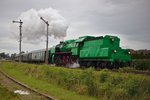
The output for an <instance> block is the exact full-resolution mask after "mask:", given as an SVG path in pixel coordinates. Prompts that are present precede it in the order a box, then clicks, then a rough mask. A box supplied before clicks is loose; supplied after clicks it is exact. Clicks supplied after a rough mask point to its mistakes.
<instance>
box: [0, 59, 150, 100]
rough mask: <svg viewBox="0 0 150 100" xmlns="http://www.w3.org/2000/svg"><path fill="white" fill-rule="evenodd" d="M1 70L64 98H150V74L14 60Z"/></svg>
mask: <svg viewBox="0 0 150 100" xmlns="http://www.w3.org/2000/svg"><path fill="white" fill-rule="evenodd" d="M1 70H3V71H5V72H7V73H8V74H9V75H11V76H13V77H15V78H16V79H18V80H19V81H22V82H24V83H26V84H28V85H29V86H31V87H34V88H36V89H38V90H40V91H43V92H45V93H47V94H50V95H52V96H54V97H56V98H58V99H61V100H94V99H101V100H110V99H111V100H117V99H119V100H127V99H132V100H149V99H150V76H144V75H135V74H129V73H121V72H120V73H119V72H118V73H113V72H111V71H109V70H105V69H104V70H102V71H94V69H92V68H88V69H85V70H81V69H67V68H62V67H52V66H47V65H34V64H23V63H22V64H18V63H11V62H3V63H1Z"/></svg>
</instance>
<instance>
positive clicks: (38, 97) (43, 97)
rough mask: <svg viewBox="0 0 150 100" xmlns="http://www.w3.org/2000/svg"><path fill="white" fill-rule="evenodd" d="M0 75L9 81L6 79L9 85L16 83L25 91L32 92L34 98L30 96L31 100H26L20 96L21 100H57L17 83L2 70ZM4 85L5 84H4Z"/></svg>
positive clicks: (27, 99)
mask: <svg viewBox="0 0 150 100" xmlns="http://www.w3.org/2000/svg"><path fill="white" fill-rule="evenodd" d="M0 75H1V77H3V78H4V77H5V78H7V79H5V80H7V83H8V81H9V84H12V83H15V84H16V85H18V86H19V87H21V88H24V90H27V91H30V94H32V96H30V98H26V97H25V96H21V95H20V96H19V98H20V99H21V100H35V99H36V100H56V99H54V98H53V97H52V96H49V95H47V94H44V93H41V92H39V91H37V90H36V89H33V88H31V87H29V86H27V85H26V84H23V83H21V82H19V81H17V80H16V79H14V78H12V77H10V76H9V75H8V74H6V73H4V72H2V71H1V70H0ZM10 81H12V82H10ZM4 84H5V83H4ZM15 84H13V86H14V85H15ZM15 88H16V87H15ZM30 94H29V95H30ZM33 95H34V96H33Z"/></svg>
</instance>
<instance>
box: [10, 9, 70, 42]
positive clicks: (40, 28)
mask: <svg viewBox="0 0 150 100" xmlns="http://www.w3.org/2000/svg"><path fill="white" fill-rule="evenodd" d="M40 17H43V18H44V19H45V20H47V21H48V22H49V24H50V25H49V36H54V38H59V39H63V38H64V37H65V36H66V31H67V28H68V23H67V21H66V20H65V18H64V17H62V16H61V15H60V14H59V12H58V11H57V10H55V9H52V8H46V9H40V10H35V9H30V10H28V11H26V12H23V13H22V14H21V15H20V16H19V17H18V20H20V19H21V20H22V21H23V27H22V37H23V40H24V41H27V42H30V43H34V42H40V41H41V40H42V39H45V36H46V24H45V23H44V22H43V21H42V20H40ZM11 31H12V33H13V34H14V37H15V38H17V39H18V38H19V36H18V27H16V25H11Z"/></svg>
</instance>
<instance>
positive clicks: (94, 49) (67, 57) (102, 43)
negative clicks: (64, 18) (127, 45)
mask: <svg viewBox="0 0 150 100" xmlns="http://www.w3.org/2000/svg"><path fill="white" fill-rule="evenodd" d="M130 62H131V55H130V52H129V51H128V50H127V49H122V48H121V47H120V39H119V38H118V37H116V36H109V35H106V36H104V37H103V36H100V37H94V36H83V37H79V38H78V39H75V40H67V41H64V42H60V44H58V45H56V46H54V47H52V48H51V49H50V50H49V63H54V64H56V65H67V64H73V63H79V64H80V66H86V67H90V66H94V67H100V68H103V67H108V68H113V67H118V66H123V65H130Z"/></svg>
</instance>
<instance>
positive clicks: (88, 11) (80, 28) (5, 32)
mask: <svg viewBox="0 0 150 100" xmlns="http://www.w3.org/2000/svg"><path fill="white" fill-rule="evenodd" d="M49 7H51V8H53V9H56V10H58V11H59V13H60V14H61V15H62V16H63V17H64V18H65V19H66V20H67V21H68V23H69V28H68V30H67V37H65V39H73V38H77V37H79V36H83V35H93V36H100V35H106V34H112V35H117V36H119V37H120V38H121V46H122V47H124V48H132V49H150V45H149V43H150V39H149V38H150V0H1V1H0V52H2V51H5V52H9V53H13V52H18V41H17V40H14V39H12V38H11V36H12V33H11V28H10V23H12V20H15V19H17V18H18V17H19V16H20V15H21V13H22V12H25V11H27V10H30V9H32V8H34V9H37V10H39V9H42V8H49ZM17 26H18V25H16V27H17ZM59 41H60V40H59V39H54V38H53V37H50V39H49V47H50V46H53V45H55V44H57V43H58V42H59ZM42 48H45V40H43V41H41V43H39V44H36V45H35V44H29V43H26V42H23V47H22V50H23V51H31V50H35V49H42Z"/></svg>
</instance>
